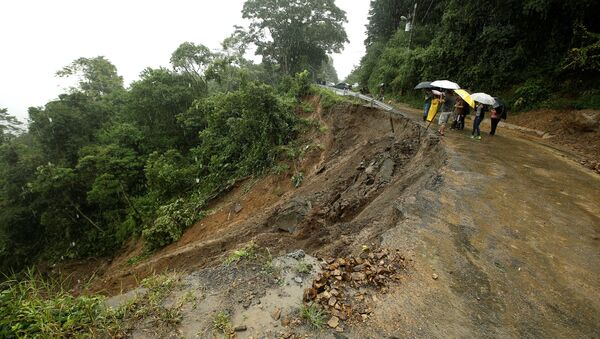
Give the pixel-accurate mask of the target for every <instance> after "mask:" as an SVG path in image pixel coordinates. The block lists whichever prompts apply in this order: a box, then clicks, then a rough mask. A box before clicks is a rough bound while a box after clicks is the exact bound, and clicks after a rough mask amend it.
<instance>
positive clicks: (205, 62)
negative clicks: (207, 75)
mask: <svg viewBox="0 0 600 339" xmlns="http://www.w3.org/2000/svg"><path fill="white" fill-rule="evenodd" d="M213 59H214V55H213V53H212V52H211V51H210V49H208V47H206V46H204V45H196V44H194V43H192V42H184V43H182V44H181V45H179V47H177V49H176V50H175V52H173V54H172V55H171V65H173V68H174V69H175V71H177V72H184V73H187V74H190V75H192V76H193V77H194V78H196V79H203V77H204V72H205V71H206V70H207V69H208V67H209V65H210V64H211V62H212V61H213Z"/></svg>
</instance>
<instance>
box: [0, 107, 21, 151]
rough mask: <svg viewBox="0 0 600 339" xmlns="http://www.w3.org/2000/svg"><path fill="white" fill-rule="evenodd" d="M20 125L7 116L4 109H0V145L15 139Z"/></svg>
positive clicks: (17, 121) (12, 117)
mask: <svg viewBox="0 0 600 339" xmlns="http://www.w3.org/2000/svg"><path fill="white" fill-rule="evenodd" d="M21 125H22V123H21V122H20V121H19V120H17V118H15V117H14V116H12V115H9V114H8V110H7V109H6V108H0V145H2V144H3V143H5V142H7V141H8V140H10V139H12V138H14V137H15V135H16V134H17V133H18V132H19V131H20V130H21V129H20V128H19V126H21Z"/></svg>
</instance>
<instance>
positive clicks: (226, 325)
mask: <svg viewBox="0 0 600 339" xmlns="http://www.w3.org/2000/svg"><path fill="white" fill-rule="evenodd" d="M213 328H214V329H215V330H216V331H219V332H221V333H223V334H225V335H229V334H231V333H232V332H233V326H232V324H231V316H230V315H229V312H226V311H221V312H219V313H217V315H216V316H215V319H214V320H213Z"/></svg>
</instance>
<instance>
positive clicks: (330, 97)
mask: <svg viewBox="0 0 600 339" xmlns="http://www.w3.org/2000/svg"><path fill="white" fill-rule="evenodd" d="M311 92H312V93H314V94H315V95H318V96H319V98H320V103H321V107H322V108H323V109H325V110H329V109H330V108H332V107H333V106H335V105H338V104H340V103H343V102H345V101H346V100H347V99H346V98H345V97H342V96H340V95H337V94H335V93H333V92H331V91H330V90H327V89H323V88H320V87H316V86H313V87H311Z"/></svg>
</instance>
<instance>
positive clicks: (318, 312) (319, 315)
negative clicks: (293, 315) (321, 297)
mask: <svg viewBox="0 0 600 339" xmlns="http://www.w3.org/2000/svg"><path fill="white" fill-rule="evenodd" d="M300 313H301V315H302V318H304V319H305V320H306V321H307V322H308V324H309V325H310V326H311V327H313V328H315V329H318V330H320V329H322V328H323V325H325V317H326V314H325V312H324V311H323V310H322V309H321V308H319V306H317V305H315V304H310V305H302V307H301V308H300Z"/></svg>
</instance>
